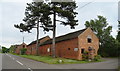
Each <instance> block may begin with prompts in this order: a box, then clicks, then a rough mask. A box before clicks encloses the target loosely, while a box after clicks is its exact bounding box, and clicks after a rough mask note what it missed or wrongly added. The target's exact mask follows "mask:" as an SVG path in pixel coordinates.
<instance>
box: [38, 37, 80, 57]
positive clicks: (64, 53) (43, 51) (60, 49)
mask: <svg viewBox="0 0 120 71" xmlns="http://www.w3.org/2000/svg"><path fill="white" fill-rule="evenodd" d="M51 46H52V45H51V44H47V45H43V46H40V48H39V51H40V55H51V52H47V49H48V48H50V47H51ZM77 47H78V39H77V38H74V39H71V40H67V41H62V42H58V43H56V56H57V57H63V58H70V59H77V58H78V55H79V54H78V53H79V52H78V51H74V48H77ZM68 49H70V50H68Z"/></svg>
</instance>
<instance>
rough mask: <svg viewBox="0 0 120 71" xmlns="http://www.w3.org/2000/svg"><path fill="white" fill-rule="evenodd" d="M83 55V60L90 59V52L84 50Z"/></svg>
mask: <svg viewBox="0 0 120 71" xmlns="http://www.w3.org/2000/svg"><path fill="white" fill-rule="evenodd" d="M82 57H83V60H88V52H84V53H83V55H82Z"/></svg>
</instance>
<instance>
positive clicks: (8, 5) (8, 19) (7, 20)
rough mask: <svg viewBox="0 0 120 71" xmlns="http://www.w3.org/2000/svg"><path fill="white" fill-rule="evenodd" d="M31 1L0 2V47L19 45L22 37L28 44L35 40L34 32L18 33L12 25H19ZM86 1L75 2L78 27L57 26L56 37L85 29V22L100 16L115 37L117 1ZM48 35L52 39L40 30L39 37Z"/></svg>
mask: <svg viewBox="0 0 120 71" xmlns="http://www.w3.org/2000/svg"><path fill="white" fill-rule="evenodd" d="M31 1H32V0H0V45H2V46H6V47H10V45H14V44H21V43H22V38H23V36H24V37H25V43H27V44H29V43H30V42H32V41H33V40H35V39H36V30H35V29H33V30H32V33H30V34H28V33H20V32H19V30H18V29H16V28H14V24H19V23H21V22H22V19H23V18H24V12H25V7H26V3H27V2H31ZM105 1H106V2H105ZM105 1H104V0H103V1H101V0H89V1H88V0H86V2H85V1H82V0H81V2H79V0H78V1H77V5H78V8H77V12H78V15H77V18H76V19H78V20H79V22H78V23H79V25H78V26H76V28H75V29H70V27H69V26H65V27H64V26H63V25H59V24H58V25H57V32H56V35H57V36H60V35H64V34H66V33H70V32H74V31H77V30H80V29H83V28H85V26H84V23H85V21H89V20H91V19H95V18H97V15H102V16H104V17H106V18H107V21H108V23H109V25H111V26H113V29H112V33H111V35H113V36H114V37H116V35H117V28H118V27H117V25H118V22H117V20H118V1H117V0H110V1H109V2H108V1H107V0H105ZM47 35H49V36H50V37H52V32H51V31H50V32H48V33H46V34H45V33H44V32H43V29H40V36H39V37H44V36H47Z"/></svg>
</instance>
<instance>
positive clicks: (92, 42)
mask: <svg viewBox="0 0 120 71" xmlns="http://www.w3.org/2000/svg"><path fill="white" fill-rule="evenodd" d="M51 47H52V39H49V40H47V41H45V42H44V43H42V44H40V46H39V54H40V55H47V56H48V55H51V53H52V52H51ZM55 49H56V51H55V53H56V56H57V57H62V58H70V59H77V60H82V59H83V57H82V55H83V53H84V52H90V55H91V56H92V57H94V56H95V55H97V52H98V49H99V39H98V38H97V36H96V35H95V34H94V33H93V31H92V30H91V28H86V29H82V30H79V31H76V32H72V33H68V34H66V35H62V36H59V37H56V47H55Z"/></svg>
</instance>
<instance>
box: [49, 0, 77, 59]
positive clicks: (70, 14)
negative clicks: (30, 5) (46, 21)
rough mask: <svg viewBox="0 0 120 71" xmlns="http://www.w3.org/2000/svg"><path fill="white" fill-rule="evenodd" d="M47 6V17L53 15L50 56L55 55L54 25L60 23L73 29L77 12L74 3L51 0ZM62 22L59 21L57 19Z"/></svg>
mask: <svg viewBox="0 0 120 71" xmlns="http://www.w3.org/2000/svg"><path fill="white" fill-rule="evenodd" d="M47 5H48V6H49V8H50V9H49V10H48V13H49V15H53V25H52V26H53V41H52V56H53V57H56V55H55V36H56V23H57V22H60V24H62V25H65V26H66V25H70V26H71V29H74V28H75V26H76V25H77V23H76V22H78V20H75V17H76V15H77V12H75V9H76V8H77V6H76V3H75V1H72V2H53V1H52V0H51V2H50V3H48V4H47ZM57 17H59V18H61V19H64V20H59V18H57Z"/></svg>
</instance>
